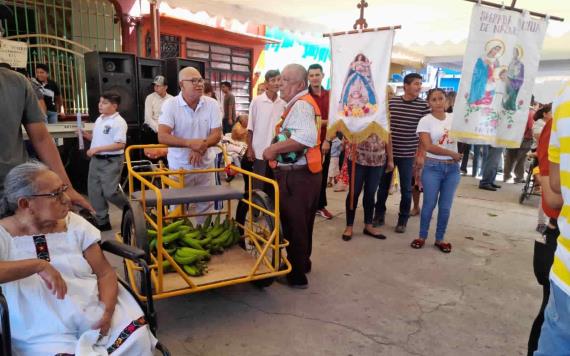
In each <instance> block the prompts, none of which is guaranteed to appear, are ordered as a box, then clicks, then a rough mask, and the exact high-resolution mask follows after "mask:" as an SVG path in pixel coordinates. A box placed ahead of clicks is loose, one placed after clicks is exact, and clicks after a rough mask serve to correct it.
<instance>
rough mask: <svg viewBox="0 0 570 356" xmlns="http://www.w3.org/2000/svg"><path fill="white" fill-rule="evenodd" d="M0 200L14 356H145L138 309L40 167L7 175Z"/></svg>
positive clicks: (2, 274) (147, 346) (147, 343)
mask: <svg viewBox="0 0 570 356" xmlns="http://www.w3.org/2000/svg"><path fill="white" fill-rule="evenodd" d="M4 189H5V191H4V197H3V198H2V199H1V201H0V216H1V217H2V219H1V220H0V283H1V286H2V292H3V293H4V295H5V297H6V299H7V301H8V306H9V310H10V327H11V334H12V351H13V352H14V353H15V354H16V355H34V356H36V355H50V356H53V355H58V354H63V355H65V354H75V355H82V354H83V355H87V354H88V355H107V354H111V353H112V354H113V355H152V354H153V352H154V348H155V346H156V343H157V340H156V339H155V337H154V336H153V335H152V333H151V331H150V329H149V326H148V325H147V323H146V321H145V318H144V315H143V311H142V310H141V309H140V307H139V306H138V304H137V303H136V301H135V300H134V299H133V297H132V296H131V295H129V294H128V292H127V291H126V290H125V289H124V288H119V287H118V283H117V276H116V274H115V271H114V270H113V268H112V267H111V265H110V264H109V262H108V261H107V260H106V259H105V256H104V255H103V252H102V251H101V248H100V247H99V244H98V243H99V242H100V239H101V236H100V232H99V231H98V230H97V229H96V228H94V227H93V226H92V225H91V224H89V223H88V222H87V221H86V220H85V219H83V218H82V217H80V216H79V215H76V214H74V213H73V212H70V200H69V197H68V196H67V194H66V193H65V191H66V189H67V186H66V185H64V184H63V183H62V181H61V180H60V179H59V177H58V176H57V175H56V174H55V173H53V172H52V171H50V170H49V169H48V168H47V167H46V166H44V165H42V164H41V163H34V162H32V163H24V164H22V165H19V166H17V167H15V168H14V169H12V170H11V171H10V173H9V174H8V175H7V177H6V180H5V183H4Z"/></svg>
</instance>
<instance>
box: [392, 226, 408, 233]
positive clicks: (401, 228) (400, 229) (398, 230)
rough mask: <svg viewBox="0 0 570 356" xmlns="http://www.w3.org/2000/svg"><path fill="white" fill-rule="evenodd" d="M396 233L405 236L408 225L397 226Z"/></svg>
mask: <svg viewBox="0 0 570 356" xmlns="http://www.w3.org/2000/svg"><path fill="white" fill-rule="evenodd" d="M394 231H396V232H397V233H398V234H403V233H404V232H406V225H398V226H396V228H395V229H394Z"/></svg>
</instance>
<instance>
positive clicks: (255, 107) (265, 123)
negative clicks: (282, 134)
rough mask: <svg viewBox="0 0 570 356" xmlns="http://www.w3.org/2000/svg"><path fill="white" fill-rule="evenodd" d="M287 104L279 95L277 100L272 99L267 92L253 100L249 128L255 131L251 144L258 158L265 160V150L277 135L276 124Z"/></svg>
mask: <svg viewBox="0 0 570 356" xmlns="http://www.w3.org/2000/svg"><path fill="white" fill-rule="evenodd" d="M286 105H287V103H286V102H285V100H283V99H281V98H280V97H279V95H278V96H277V99H275V101H271V99H269V98H268V97H267V95H266V94H265V93H263V94H261V95H258V96H257V97H255V99H253V101H252V102H251V105H250V108H249V120H248V122H247V130H248V131H252V132H253V137H252V139H251V146H252V148H253V151H254V152H255V158H256V159H259V160H263V151H264V150H265V149H266V148H267V147H269V145H271V140H272V139H273V137H275V125H277V122H279V119H280V118H281V115H282V114H283V111H285V106H286Z"/></svg>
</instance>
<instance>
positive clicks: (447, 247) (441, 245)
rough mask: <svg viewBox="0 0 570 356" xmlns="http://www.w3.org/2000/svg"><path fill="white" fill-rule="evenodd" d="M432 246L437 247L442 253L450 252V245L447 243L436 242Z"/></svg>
mask: <svg viewBox="0 0 570 356" xmlns="http://www.w3.org/2000/svg"><path fill="white" fill-rule="evenodd" d="M434 246H435V247H437V248H438V249H439V250H440V251H441V252H443V253H450V252H451V244H450V243H449V242H436V243H435V244H434Z"/></svg>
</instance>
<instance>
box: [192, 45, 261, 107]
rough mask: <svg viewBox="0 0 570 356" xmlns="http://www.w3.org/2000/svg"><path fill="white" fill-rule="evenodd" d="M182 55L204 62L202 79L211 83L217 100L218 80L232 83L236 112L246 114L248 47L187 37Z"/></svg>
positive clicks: (248, 87)
mask: <svg viewBox="0 0 570 356" xmlns="http://www.w3.org/2000/svg"><path fill="white" fill-rule="evenodd" d="M186 57H187V58H189V59H199V60H202V61H205V62H206V78H205V79H206V80H208V81H210V83H211V84H212V87H213V88H214V92H215V93H216V96H217V98H218V100H221V98H222V92H221V87H220V83H221V82H224V81H228V82H230V83H232V92H233V94H234V95H235V98H236V112H237V113H238V114H247V112H248V110H249V103H250V101H251V95H250V92H251V90H250V87H251V81H250V78H251V57H252V50H251V49H247V48H238V47H229V46H223V45H218V44H213V43H207V42H200V41H195V40H190V39H189V40H187V41H186Z"/></svg>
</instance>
